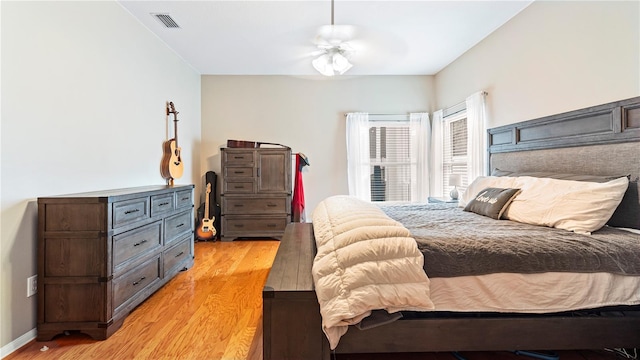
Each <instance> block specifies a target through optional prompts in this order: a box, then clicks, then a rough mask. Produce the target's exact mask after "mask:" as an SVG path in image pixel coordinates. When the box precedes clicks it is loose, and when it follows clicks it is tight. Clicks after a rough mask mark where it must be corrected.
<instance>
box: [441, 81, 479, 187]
mask: <svg viewBox="0 0 640 360" xmlns="http://www.w3.org/2000/svg"><path fill="white" fill-rule="evenodd" d="M486 96H487V93H486V92H484V91H479V92H477V93H474V94H471V95H470V96H469V97H467V99H466V101H464V102H461V103H459V104H457V105H454V106H451V107H449V108H447V109H443V110H438V111H436V112H434V114H433V139H432V143H433V149H432V152H431V154H432V159H431V166H432V171H431V174H432V179H431V180H432V181H431V184H432V189H431V194H432V195H431V196H447V195H448V194H449V192H450V191H451V189H453V185H452V184H450V183H449V182H450V181H449V179H450V176H451V175H459V177H460V182H461V185H459V186H458V188H459V190H460V191H461V192H464V191H465V190H466V188H467V186H469V183H471V182H472V181H473V180H475V179H476V178H477V177H478V176H482V175H486V174H487V173H488V170H487V155H486V154H487V151H486V149H487V114H486V101H485V97H486Z"/></svg>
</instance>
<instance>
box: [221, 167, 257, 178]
mask: <svg viewBox="0 0 640 360" xmlns="http://www.w3.org/2000/svg"><path fill="white" fill-rule="evenodd" d="M224 177H225V178H253V167H231V166H228V167H225V168H224Z"/></svg>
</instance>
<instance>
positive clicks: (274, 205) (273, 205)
mask: <svg viewBox="0 0 640 360" xmlns="http://www.w3.org/2000/svg"><path fill="white" fill-rule="evenodd" d="M267 206H268V207H276V206H278V205H277V204H267Z"/></svg>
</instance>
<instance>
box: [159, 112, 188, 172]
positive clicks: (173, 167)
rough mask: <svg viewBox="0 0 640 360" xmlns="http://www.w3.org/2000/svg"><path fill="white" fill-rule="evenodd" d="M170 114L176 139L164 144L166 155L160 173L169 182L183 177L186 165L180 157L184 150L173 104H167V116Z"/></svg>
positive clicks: (163, 157) (164, 154)
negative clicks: (179, 139) (180, 142)
mask: <svg viewBox="0 0 640 360" xmlns="http://www.w3.org/2000/svg"><path fill="white" fill-rule="evenodd" d="M169 114H173V126H174V130H173V134H174V138H173V139H169V140H167V141H165V142H164V143H163V144H162V149H163V151H164V153H163V156H162V161H161V163H160V173H161V174H162V177H163V178H165V179H167V180H169V179H178V178H180V177H182V173H183V172H184V164H183V163H182V158H181V157H180V151H181V150H182V149H181V148H180V147H179V146H178V112H177V111H176V108H175V107H174V106H173V102H169V103H168V104H167V116H169Z"/></svg>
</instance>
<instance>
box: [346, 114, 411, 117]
mask: <svg viewBox="0 0 640 360" xmlns="http://www.w3.org/2000/svg"><path fill="white" fill-rule="evenodd" d="M349 114H351V113H344V116H345V117H347V116H349ZM367 115H370V116H408V115H409V113H406V114H369V113H367Z"/></svg>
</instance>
